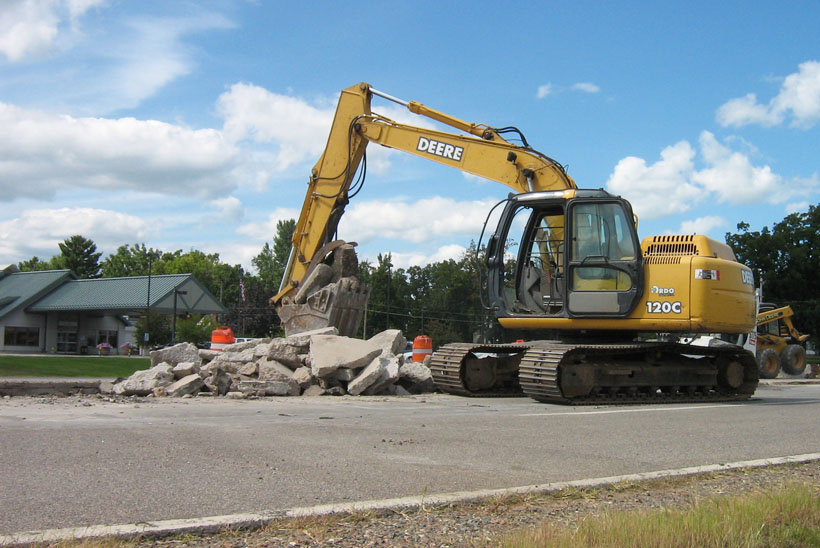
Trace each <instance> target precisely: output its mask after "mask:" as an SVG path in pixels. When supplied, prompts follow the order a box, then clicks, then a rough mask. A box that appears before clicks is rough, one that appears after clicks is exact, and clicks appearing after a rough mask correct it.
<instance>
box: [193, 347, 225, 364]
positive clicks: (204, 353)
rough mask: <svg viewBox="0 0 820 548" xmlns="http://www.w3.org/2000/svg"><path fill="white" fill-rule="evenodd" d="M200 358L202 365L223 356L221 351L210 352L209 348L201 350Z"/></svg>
mask: <svg viewBox="0 0 820 548" xmlns="http://www.w3.org/2000/svg"><path fill="white" fill-rule="evenodd" d="M198 354H199V358H200V359H201V360H202V363H203V364H204V363H208V362H209V361H211V360H213V359H215V358H216V357H217V356H219V355H220V354H222V352H221V351H219V350H210V349H208V348H200V349H199V352H198Z"/></svg>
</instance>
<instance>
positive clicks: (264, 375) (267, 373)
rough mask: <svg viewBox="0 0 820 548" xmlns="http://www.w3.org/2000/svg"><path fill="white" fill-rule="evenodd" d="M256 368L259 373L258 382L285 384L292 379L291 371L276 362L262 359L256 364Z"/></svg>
mask: <svg viewBox="0 0 820 548" xmlns="http://www.w3.org/2000/svg"><path fill="white" fill-rule="evenodd" d="M256 368H257V369H258V371H259V373H258V377H259V380H260V381H283V382H287V381H289V380H291V379H292V378H293V371H291V370H290V368H288V367H286V366H285V365H284V364H282V363H280V362H278V361H276V360H269V359H267V358H262V359H261V360H259V361H258V362H256Z"/></svg>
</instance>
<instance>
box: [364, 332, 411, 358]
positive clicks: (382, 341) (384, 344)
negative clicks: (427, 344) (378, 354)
mask: <svg viewBox="0 0 820 548" xmlns="http://www.w3.org/2000/svg"><path fill="white" fill-rule="evenodd" d="M367 340H368V342H371V343H373V344H375V345H376V346H379V347H380V348H382V350H383V351H384V352H385V353H387V354H400V353H401V352H404V348H405V347H406V346H407V339H405V338H404V335H403V334H402V332H401V330H400V329H388V330H386V331H382V332H381V333H377V334H375V335H373V336H372V337H370V338H369V339H367Z"/></svg>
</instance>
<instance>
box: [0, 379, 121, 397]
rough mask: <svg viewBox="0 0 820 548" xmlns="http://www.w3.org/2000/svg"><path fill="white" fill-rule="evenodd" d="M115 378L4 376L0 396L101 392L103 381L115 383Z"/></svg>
mask: <svg viewBox="0 0 820 548" xmlns="http://www.w3.org/2000/svg"><path fill="white" fill-rule="evenodd" d="M115 380H116V379H114V378H101V379H97V378H88V377H3V378H0V396H46V395H62V396H68V395H69V394H99V393H100V384H101V383H113V382H114V381H115Z"/></svg>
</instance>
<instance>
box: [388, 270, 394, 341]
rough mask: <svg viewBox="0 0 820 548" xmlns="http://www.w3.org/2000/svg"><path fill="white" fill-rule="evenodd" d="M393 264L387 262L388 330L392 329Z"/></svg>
mask: <svg viewBox="0 0 820 548" xmlns="http://www.w3.org/2000/svg"><path fill="white" fill-rule="evenodd" d="M391 268H393V263H391V262H390V261H387V329H390V286H391V285H392V283H393V272H392V271H391V270H390V269H391Z"/></svg>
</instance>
